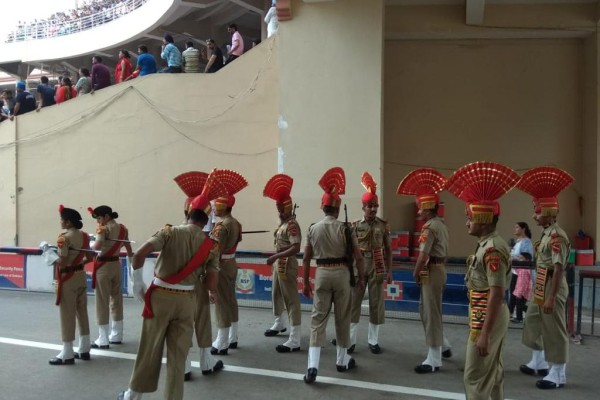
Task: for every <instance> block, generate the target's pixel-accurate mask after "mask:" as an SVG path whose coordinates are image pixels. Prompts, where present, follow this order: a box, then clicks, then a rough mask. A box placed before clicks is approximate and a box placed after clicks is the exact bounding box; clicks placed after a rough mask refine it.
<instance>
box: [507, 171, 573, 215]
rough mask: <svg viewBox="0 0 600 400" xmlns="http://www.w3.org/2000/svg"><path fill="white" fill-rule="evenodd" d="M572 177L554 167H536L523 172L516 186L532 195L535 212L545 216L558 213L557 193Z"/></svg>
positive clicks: (563, 188) (567, 184)
mask: <svg viewBox="0 0 600 400" xmlns="http://www.w3.org/2000/svg"><path fill="white" fill-rule="evenodd" d="M573 181H574V179H573V177H572V176H571V175H570V174H569V173H568V172H566V171H563V170H562V169H560V168H555V167H537V168H533V169H530V170H529V171H527V172H525V173H524V174H523V176H522V177H521V180H520V181H519V183H518V184H517V188H519V189H520V190H522V191H523V192H525V193H527V194H529V195H531V196H532V197H533V204H534V207H535V212H536V213H538V214H542V215H545V216H553V217H555V216H557V215H558V198H557V196H558V194H559V193H560V192H562V191H563V190H565V189H566V188H567V187H568V186H569V185H571V183H573Z"/></svg>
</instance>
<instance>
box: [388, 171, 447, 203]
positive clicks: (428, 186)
mask: <svg viewBox="0 0 600 400" xmlns="http://www.w3.org/2000/svg"><path fill="white" fill-rule="evenodd" d="M447 182H448V178H446V177H445V176H444V175H442V174H441V173H440V172H438V171H437V170H435V169H433V168H419V169H415V170H414V171H412V172H410V173H409V174H408V175H406V176H405V177H404V179H402V181H401V182H400V184H399V185H398V189H397V190H396V193H397V194H405V195H411V196H416V199H415V200H416V202H417V207H419V209H421V210H431V209H434V208H435V206H436V205H437V204H438V203H439V202H440V196H439V195H438V193H439V192H441V191H442V190H444V188H445V187H446V183H447Z"/></svg>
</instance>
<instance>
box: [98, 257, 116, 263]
mask: <svg viewBox="0 0 600 400" xmlns="http://www.w3.org/2000/svg"><path fill="white" fill-rule="evenodd" d="M97 260H98V261H105V262H108V261H119V256H111V257H107V256H99V257H98V258H97Z"/></svg>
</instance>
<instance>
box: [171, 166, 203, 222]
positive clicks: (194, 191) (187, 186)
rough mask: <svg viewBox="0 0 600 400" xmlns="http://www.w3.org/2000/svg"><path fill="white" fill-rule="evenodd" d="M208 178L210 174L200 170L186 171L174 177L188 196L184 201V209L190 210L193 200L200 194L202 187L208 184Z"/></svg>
mask: <svg viewBox="0 0 600 400" xmlns="http://www.w3.org/2000/svg"><path fill="white" fill-rule="evenodd" d="M206 179H208V174H207V173H206V172H200V171H189V172H184V173H183V174H180V175H177V176H176V177H175V178H173V180H174V181H175V183H177V186H179V188H180V189H181V190H183V193H185V195H186V196H187V198H186V199H185V202H184V203H183V209H184V211H186V212H187V211H189V208H190V203H191V202H192V200H193V199H194V198H195V197H196V196H200V194H201V193H202V189H204V185H205V184H206Z"/></svg>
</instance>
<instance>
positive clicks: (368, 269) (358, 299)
mask: <svg viewBox="0 0 600 400" xmlns="http://www.w3.org/2000/svg"><path fill="white" fill-rule="evenodd" d="M364 260H365V276H366V277H367V286H368V288H369V322H370V323H372V324H374V325H381V324H383V323H385V302H384V301H385V300H384V292H383V281H381V282H377V277H376V274H375V268H373V259H372V258H365V259H364ZM384 279H385V278H384ZM365 291H366V287H365V288H364V289H363V290H358V287H355V288H354V289H353V290H352V311H351V318H350V322H352V323H354V324H357V323H358V322H359V320H360V312H361V308H362V300H363V298H364V297H365Z"/></svg>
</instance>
